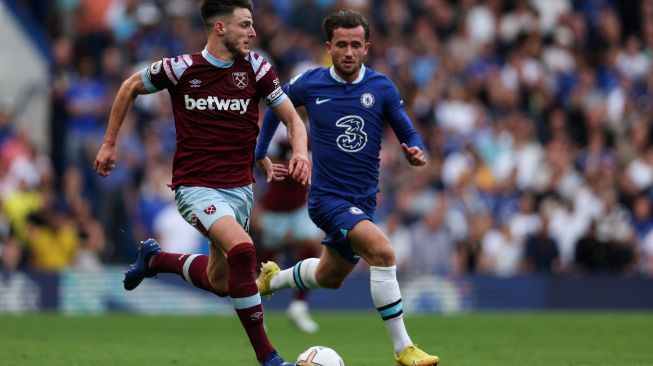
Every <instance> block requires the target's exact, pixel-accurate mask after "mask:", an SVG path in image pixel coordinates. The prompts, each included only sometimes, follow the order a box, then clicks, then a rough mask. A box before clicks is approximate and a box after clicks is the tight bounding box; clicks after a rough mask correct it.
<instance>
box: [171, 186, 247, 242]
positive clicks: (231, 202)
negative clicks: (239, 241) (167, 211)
mask: <svg viewBox="0 0 653 366" xmlns="http://www.w3.org/2000/svg"><path fill="white" fill-rule="evenodd" d="M175 201H177V209H178V210H179V213H180V214H181V217H183V218H184V220H186V221H187V222H188V223H189V224H191V225H192V226H193V227H194V228H196V229H197V230H198V231H199V232H201V233H202V234H203V235H204V236H206V237H208V236H209V230H210V229H211V225H213V224H214V223H215V222H216V221H217V220H218V219H219V218H221V217H223V216H231V217H233V218H234V219H236V221H237V222H238V223H239V224H240V225H241V226H242V227H243V229H245V231H247V232H249V218H250V215H251V213H252V202H253V201H254V194H253V192H252V185H251V184H250V185H247V186H244V187H237V188H206V187H186V186H180V187H178V188H177V189H176V190H175Z"/></svg>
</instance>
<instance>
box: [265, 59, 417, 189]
mask: <svg viewBox="0 0 653 366" xmlns="http://www.w3.org/2000/svg"><path fill="white" fill-rule="evenodd" d="M284 90H285V92H286V94H287V95H288V97H289V98H290V100H292V102H293V104H294V105H295V106H296V107H298V106H304V107H305V108H306V111H307V113H308V117H309V120H310V130H311V133H310V139H311V148H312V151H313V152H312V154H313V176H312V186H311V191H310V195H311V196H316V195H336V196H338V197H343V198H346V199H350V200H354V201H358V200H364V199H367V198H370V197H372V196H375V195H376V193H377V192H378V179H379V162H380V156H379V153H380V150H381V142H382V137H383V130H384V121H385V120H388V121H389V123H390V125H391V127H392V129H393V130H394V132H395V134H396V135H397V138H398V139H399V141H401V142H405V143H406V144H407V145H408V146H410V147H412V146H418V147H420V148H421V149H423V144H422V141H421V139H420V137H419V135H418V134H417V132H416V131H415V129H414V128H413V126H412V124H411V122H410V119H409V118H408V116H407V115H406V113H405V111H404V108H403V101H402V100H401V97H400V96H399V92H398V91H397V88H396V87H395V85H394V83H393V82H392V81H391V80H390V79H389V78H388V77H387V76H385V75H383V74H381V73H378V72H376V71H374V70H372V69H370V68H366V67H365V66H363V67H362V68H361V70H360V74H359V77H358V79H357V80H355V81H354V82H352V83H347V82H346V81H344V80H343V79H342V78H340V77H339V76H338V75H337V74H336V72H335V70H334V69H333V67H331V68H325V67H322V68H316V69H312V70H309V71H306V72H305V73H303V74H301V75H299V76H297V77H295V78H294V79H293V80H291V81H290V83H288V84H287V85H285V86H284ZM278 124H279V120H278V119H277V118H276V117H275V116H274V115H273V114H272V113H270V111H269V110H268V111H267V113H266V115H265V118H264V121H263V126H262V130H261V135H260V136H259V142H258V145H257V149H256V158H257V159H258V158H262V157H263V156H265V154H266V151H267V147H268V145H269V142H270V139H271V137H272V135H273V134H274V131H275V130H276V128H277V126H278Z"/></svg>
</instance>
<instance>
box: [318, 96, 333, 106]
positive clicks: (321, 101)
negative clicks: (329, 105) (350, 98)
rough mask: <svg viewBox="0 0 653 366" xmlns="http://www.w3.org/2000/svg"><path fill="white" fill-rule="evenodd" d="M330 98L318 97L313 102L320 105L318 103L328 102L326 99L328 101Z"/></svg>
mask: <svg viewBox="0 0 653 366" xmlns="http://www.w3.org/2000/svg"><path fill="white" fill-rule="evenodd" d="M330 100H331V98H329V99H320V98H317V99H315V104H317V105H320V104H322V103H326V102H328V101H330Z"/></svg>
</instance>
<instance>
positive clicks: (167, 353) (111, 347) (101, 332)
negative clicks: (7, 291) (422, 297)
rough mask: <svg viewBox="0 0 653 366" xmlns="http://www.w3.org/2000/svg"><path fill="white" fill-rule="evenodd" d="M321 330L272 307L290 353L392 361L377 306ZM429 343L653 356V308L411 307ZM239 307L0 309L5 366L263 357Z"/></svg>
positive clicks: (273, 324) (485, 352) (555, 359)
mask: <svg viewBox="0 0 653 366" xmlns="http://www.w3.org/2000/svg"><path fill="white" fill-rule="evenodd" d="M315 317H316V319H317V321H318V322H319V323H320V325H321V327H322V330H321V331H320V332H319V333H317V334H315V335H306V334H302V333H299V332H298V331H296V330H295V329H294V328H293V327H292V326H291V325H290V324H289V323H288V321H287V320H286V318H285V316H284V314H282V313H274V312H268V313H266V323H267V325H268V329H269V332H268V334H269V336H270V338H271V340H272V343H273V344H274V345H275V347H277V349H278V350H279V351H280V353H281V355H282V356H284V357H285V358H286V359H287V360H289V361H290V360H293V361H294V359H295V358H296V357H297V355H298V354H299V353H300V352H301V351H303V350H304V349H306V348H308V347H309V346H311V345H326V346H330V347H332V348H334V349H335V350H336V351H338V352H339V353H340V355H341V356H342V357H343V359H344V360H345V363H346V365H347V366H365V365H370V366H371V365H374V366H380V365H388V366H391V365H394V362H393V360H392V351H391V348H390V342H389V339H388V336H387V334H386V331H385V328H384V327H383V325H382V323H381V320H380V319H379V318H378V315H377V314H374V313H371V312H370V313H367V312H360V313H335V312H333V313H317V314H315ZM406 324H407V327H408V330H409V332H410V334H411V337H412V338H413V341H414V342H416V343H417V344H419V345H420V346H421V347H422V348H423V349H425V350H427V351H430V352H433V353H436V354H438V355H439V356H440V358H441V360H442V361H441V365H442V366H449V365H451V366H553V365H560V366H584V365H587V366H645V365H653V337H652V336H651V334H652V332H653V313H646V312H644V313H625V312H624V313H622V312H615V313H611V312H600V313H598V312H593V313H584V312H568V313H485V314H464V315H452V316H440V315H428V316H423V315H420V316H407V317H406ZM256 364H257V363H256V360H255V359H254V354H253V352H252V350H251V348H250V346H249V343H248V342H247V340H246V337H245V333H244V331H243V330H242V329H241V328H240V324H239V322H238V320H237V318H236V317H235V316H144V315H106V316H63V315H54V314H45V315H24V316H0V365H2V366H90V365H93V366H95V365H98V366H103V365H115V366H150V365H157V366H177V365H179V366H206V365H218V366H222V365H256Z"/></svg>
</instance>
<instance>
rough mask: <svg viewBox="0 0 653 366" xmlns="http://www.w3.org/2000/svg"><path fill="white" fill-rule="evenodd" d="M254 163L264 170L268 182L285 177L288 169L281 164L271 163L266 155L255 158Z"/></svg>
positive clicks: (277, 180) (278, 180)
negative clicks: (261, 157)
mask: <svg viewBox="0 0 653 366" xmlns="http://www.w3.org/2000/svg"><path fill="white" fill-rule="evenodd" d="M256 164H257V165H258V166H259V168H261V169H262V170H263V171H264V172H265V176H266V177H267V181H268V183H269V182H272V181H275V182H280V181H282V180H284V179H286V175H288V169H286V167H285V166H284V165H283V164H273V163H272V160H270V158H268V157H267V156H266V157H264V158H263V159H259V160H257V161H256Z"/></svg>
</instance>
